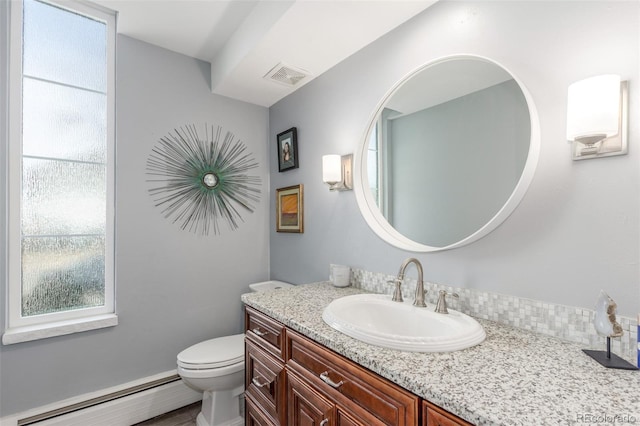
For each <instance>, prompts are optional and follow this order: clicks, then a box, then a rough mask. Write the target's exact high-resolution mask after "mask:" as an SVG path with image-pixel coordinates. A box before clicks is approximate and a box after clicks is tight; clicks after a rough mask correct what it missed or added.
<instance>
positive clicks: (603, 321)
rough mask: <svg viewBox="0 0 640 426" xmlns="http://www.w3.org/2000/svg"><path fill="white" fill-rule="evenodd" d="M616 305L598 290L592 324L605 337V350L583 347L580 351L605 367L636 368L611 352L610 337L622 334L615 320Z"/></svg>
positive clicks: (620, 327)
mask: <svg viewBox="0 0 640 426" xmlns="http://www.w3.org/2000/svg"><path fill="white" fill-rule="evenodd" d="M617 307H618V305H617V304H616V302H614V300H613V299H612V298H611V297H609V295H608V294H607V293H605V292H604V291H601V292H600V297H598V301H597V302H596V314H595V317H594V319H593V326H594V327H595V329H596V332H597V333H598V335H600V336H603V337H606V338H607V350H606V351H593V350H587V349H583V350H582V351H583V352H584V353H586V354H587V355H589V356H590V357H591V358H593V359H595V360H596V361H598V362H599V363H600V364H602V365H603V366H605V367H607V368H616V369H622V370H637V369H638V368H637V367H636V366H634V365H633V364H631V363H629V362H627V361H625V360H624V359H622V358H620V357H619V356H617V355H615V354H612V353H611V338H612V337H620V336H622V334H623V331H622V326H621V325H620V324H619V323H618V322H617V321H616V308H617Z"/></svg>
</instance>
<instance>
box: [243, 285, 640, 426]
mask: <svg viewBox="0 0 640 426" xmlns="http://www.w3.org/2000/svg"><path fill="white" fill-rule="evenodd" d="M358 293H364V291H362V290H359V289H355V288H351V287H348V288H335V287H333V286H332V285H331V284H329V283H326V282H323V283H313V284H306V285H299V286H295V287H294V288H291V289H280V290H275V291H270V292H265V293H249V294H244V295H242V301H243V302H244V303H245V304H247V305H249V306H251V307H253V308H255V309H257V310H259V311H261V312H263V313H265V314H267V315H269V316H271V317H272V318H274V319H275V320H278V321H280V322H281V323H283V324H285V325H286V326H288V327H290V328H291V329H293V330H296V331H298V332H300V333H301V334H303V335H305V336H307V337H309V338H310V339H312V340H315V341H316V342H318V343H320V344H322V345H324V346H326V347H328V348H329V349H332V350H334V351H335V352H337V353H339V354H341V355H343V356H345V357H346V358H348V359H350V360H352V361H354V362H356V363H358V364H360V365H362V366H363V367H366V368H368V369H369V370H371V371H374V372H376V373H377V374H379V375H380V376H382V377H385V378H387V379H389V380H390V381H392V382H394V383H396V384H398V385H400V386H401V387H403V388H405V389H407V390H409V391H411V392H413V393H414V394H416V395H418V396H420V397H422V398H424V399H426V400H428V401H431V402H432V403H434V404H436V405H438V406H440V407H442V408H444V409H446V410H448V411H450V412H452V413H454V414H455V415H457V416H459V417H461V418H463V419H465V420H467V421H469V422H471V423H474V424H477V425H505V426H506V425H572V424H638V425H640V371H626V370H612V369H607V368H604V367H602V366H601V365H600V364H598V363H596V362H595V361H594V360H592V359H591V358H590V357H588V356H586V355H585V354H584V353H582V350H581V349H582V347H581V346H580V345H578V344H575V343H570V342H566V341H563V340H559V339H556V338H553V337H548V336H545V335H541V334H536V333H533V332H529V331H525V330H521V329H518V328H514V327H510V326H506V325H502V324H498V323H495V322H491V321H485V320H479V322H480V323H481V324H482V326H483V327H484V329H485V331H486V333H487V338H486V340H485V341H484V342H483V343H481V344H479V345H477V346H474V347H472V348H468V349H465V350H461V351H456V352H448V353H415V352H403V351H397V350H392V349H385V348H381V347H377V346H373V345H370V344H367V343H363V342H361V341H359V340H356V339H353V338H351V337H349V336H347V335H345V334H342V333H340V332H339V331H336V330H334V329H333V328H331V327H329V326H328V325H327V324H325V323H324V321H323V320H322V311H323V310H324V308H325V306H327V305H328V304H329V303H330V302H331V301H332V300H334V299H337V298H339V297H343V296H348V295H351V294H358Z"/></svg>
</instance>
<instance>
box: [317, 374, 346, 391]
mask: <svg viewBox="0 0 640 426" xmlns="http://www.w3.org/2000/svg"><path fill="white" fill-rule="evenodd" d="M320 379H321V380H322V381H323V382H325V383H326V384H328V385H329V386H331V387H332V388H334V389H338V388H339V387H340V386H342V385H343V384H344V382H343V381H342V380H340V381H339V382H338V383H336V382H334V381H333V380H331V379H330V378H329V372H328V371H325V372H324V373H322V374H320Z"/></svg>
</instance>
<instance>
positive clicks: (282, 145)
mask: <svg viewBox="0 0 640 426" xmlns="http://www.w3.org/2000/svg"><path fill="white" fill-rule="evenodd" d="M276 139H277V145H278V146H277V148H278V171H279V172H285V171H287V170H291V169H297V168H298V131H297V130H296V128H295V127H292V128H290V129H289V130H285V131H284V132H282V133H278V136H277V137H276Z"/></svg>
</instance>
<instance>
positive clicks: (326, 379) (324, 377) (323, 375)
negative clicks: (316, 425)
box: [320, 371, 344, 424]
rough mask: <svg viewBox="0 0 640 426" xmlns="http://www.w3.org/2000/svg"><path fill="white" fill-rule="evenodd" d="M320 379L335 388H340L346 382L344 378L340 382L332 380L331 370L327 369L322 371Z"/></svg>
mask: <svg viewBox="0 0 640 426" xmlns="http://www.w3.org/2000/svg"><path fill="white" fill-rule="evenodd" d="M320 379H321V380H322V381H323V382H325V383H326V384H328V385H329V386H331V387H332V388H334V389H338V388H339V387H340V386H342V385H343V384H344V382H343V381H342V380H340V381H339V382H338V383H336V382H334V381H333V380H331V379H330V378H329V372H328V371H325V372H324V373H321V374H320ZM325 420H326V419H325ZM321 424H322V423H321Z"/></svg>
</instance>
